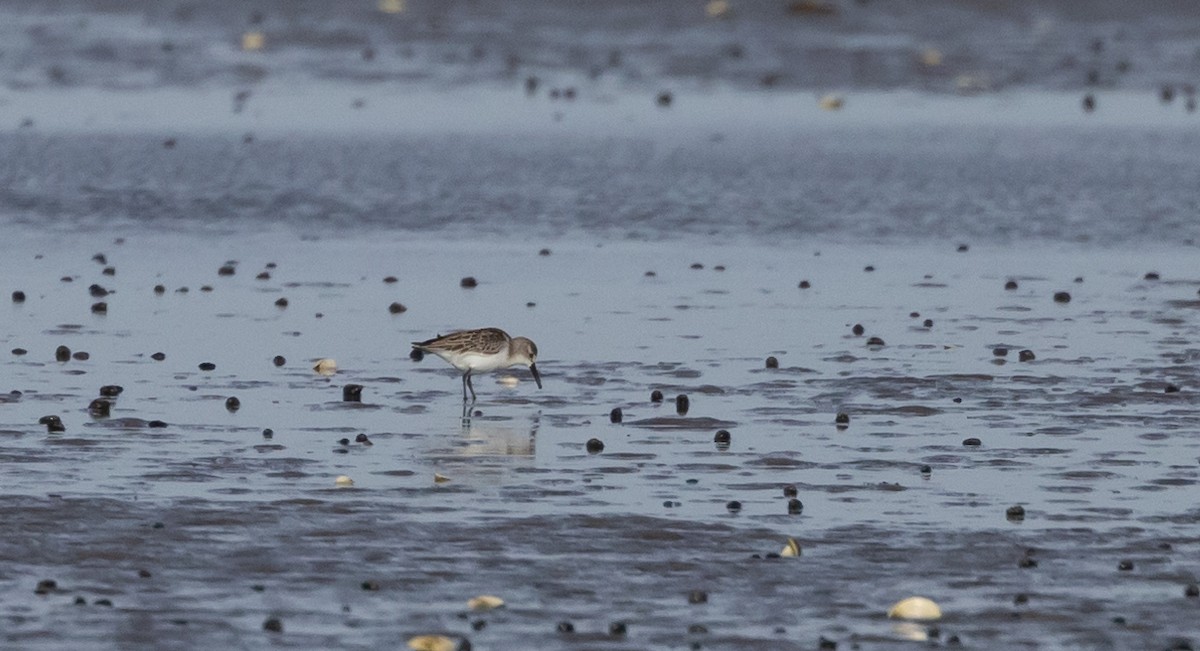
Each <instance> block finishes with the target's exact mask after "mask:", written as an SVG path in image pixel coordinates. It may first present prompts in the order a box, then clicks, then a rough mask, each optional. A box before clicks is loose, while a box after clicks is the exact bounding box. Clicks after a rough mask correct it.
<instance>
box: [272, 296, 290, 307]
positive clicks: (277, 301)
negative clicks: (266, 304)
mask: <svg viewBox="0 0 1200 651" xmlns="http://www.w3.org/2000/svg"><path fill="white" fill-rule="evenodd" d="M287 306H288V300H287V299H286V298H283V297H282V296H280V297H279V298H277V299H275V307H287Z"/></svg>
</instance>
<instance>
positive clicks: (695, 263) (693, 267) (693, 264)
mask: <svg viewBox="0 0 1200 651" xmlns="http://www.w3.org/2000/svg"><path fill="white" fill-rule="evenodd" d="M691 268H692V269H703V268H704V265H702V264H700V263H699V262H693V263H692V267H691Z"/></svg>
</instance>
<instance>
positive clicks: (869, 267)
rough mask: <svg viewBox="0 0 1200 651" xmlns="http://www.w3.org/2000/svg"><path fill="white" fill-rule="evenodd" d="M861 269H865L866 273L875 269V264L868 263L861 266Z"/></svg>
mask: <svg viewBox="0 0 1200 651" xmlns="http://www.w3.org/2000/svg"><path fill="white" fill-rule="evenodd" d="M863 271H865V272H867V273H871V272H872V271H875V265H872V264H869V265H867V266H865V267H863Z"/></svg>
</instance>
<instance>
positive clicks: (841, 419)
mask: <svg viewBox="0 0 1200 651" xmlns="http://www.w3.org/2000/svg"><path fill="white" fill-rule="evenodd" d="M833 422H834V423H835V424H837V425H849V424H850V414H847V413H846V412H844V411H841V412H838V415H837V416H834V417H833Z"/></svg>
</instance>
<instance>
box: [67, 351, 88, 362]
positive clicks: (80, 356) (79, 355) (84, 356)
mask: <svg viewBox="0 0 1200 651" xmlns="http://www.w3.org/2000/svg"><path fill="white" fill-rule="evenodd" d="M91 357H92V356H91V355H90V354H88V352H87V351H85V350H80V351H76V352H74V353H71V359H76V360H79V361H81V362H86V361H87V360H89V359H91Z"/></svg>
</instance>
